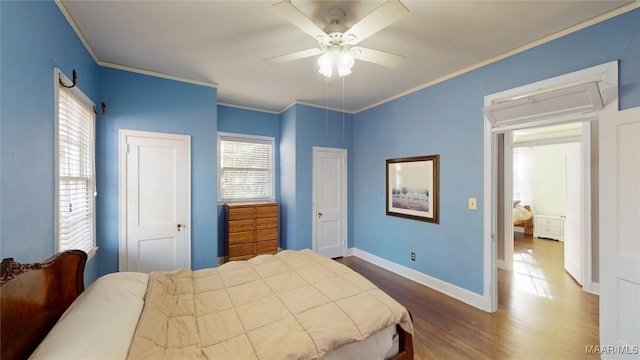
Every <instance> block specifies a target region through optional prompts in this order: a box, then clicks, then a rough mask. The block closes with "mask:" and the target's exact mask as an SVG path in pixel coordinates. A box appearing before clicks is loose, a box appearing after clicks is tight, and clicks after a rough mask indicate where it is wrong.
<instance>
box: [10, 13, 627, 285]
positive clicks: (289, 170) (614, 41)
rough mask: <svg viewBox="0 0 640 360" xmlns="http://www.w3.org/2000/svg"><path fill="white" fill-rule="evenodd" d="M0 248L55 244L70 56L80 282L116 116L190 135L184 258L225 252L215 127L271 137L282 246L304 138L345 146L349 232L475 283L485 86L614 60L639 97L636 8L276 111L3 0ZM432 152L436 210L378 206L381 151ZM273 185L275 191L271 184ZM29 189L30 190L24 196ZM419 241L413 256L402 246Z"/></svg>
mask: <svg viewBox="0 0 640 360" xmlns="http://www.w3.org/2000/svg"><path fill="white" fill-rule="evenodd" d="M0 19H1V21H0V26H1V28H0V30H1V42H0V45H1V46H0V50H1V53H0V61H1V73H0V75H1V80H2V81H1V88H0V90H1V94H0V101H1V104H0V105H1V107H0V115H1V118H0V120H1V124H0V130H1V134H0V140H1V144H0V149H1V157H0V159H1V163H0V170H1V172H0V181H1V187H0V196H1V199H0V210H1V214H0V242H1V244H0V256H2V257H6V256H13V257H15V258H16V259H17V260H18V261H23V262H28V261H38V260H42V259H44V258H46V257H48V256H51V255H52V254H53V251H54V243H53V241H54V240H53V231H54V217H53V216H54V215H53V214H54V210H53V203H54V177H53V176H54V175H53V174H54V169H53V166H54V145H53V141H54V125H53V121H54V114H53V67H54V66H55V65H56V63H57V66H58V67H60V68H61V69H62V71H63V72H65V73H66V74H67V75H70V74H71V71H72V69H76V70H77V72H78V76H79V85H80V87H81V88H82V90H83V91H84V92H85V93H86V94H87V95H88V96H89V97H90V98H91V99H92V100H94V102H96V103H99V102H101V101H104V102H105V103H106V104H107V106H108V108H107V115H106V116H104V117H99V118H98V119H97V174H98V191H99V196H98V208H97V211H98V223H97V234H98V238H97V241H98V246H100V250H99V251H98V254H97V255H96V257H95V258H93V259H91V260H90V261H89V263H88V266H87V273H86V277H87V279H89V282H90V281H91V280H92V279H95V277H96V276H98V275H100V274H103V273H107V272H112V271H116V270H117V268H118V264H117V243H118V238H117V236H118V227H117V221H118V188H117V129H119V128H126V129H135V130H148V131H160V132H175V133H182V134H189V135H191V136H192V171H193V174H192V195H193V199H192V255H193V258H192V264H193V267H194V268H202V267H207V266H215V264H216V259H217V257H219V256H222V255H223V254H222V253H221V251H222V249H223V248H222V246H223V245H222V244H223V238H221V237H220V229H219V226H218V220H219V207H218V206H217V198H216V131H218V130H220V131H226V132H241V133H248V134H258V135H269V136H275V137H277V138H279V144H278V145H277V148H278V150H279V157H278V158H279V160H276V161H279V180H277V182H279V184H280V186H279V189H278V190H276V195H277V196H278V194H279V198H280V202H281V205H282V209H281V215H282V219H281V225H282V229H281V235H282V236H281V244H280V246H281V247H282V248H291V249H301V248H307V247H311V245H312V244H311V239H312V233H311V231H312V213H311V211H312V173H313V171H312V170H313V169H312V164H313V157H312V147H313V146H326V147H338V148H346V149H347V151H348V175H349V184H348V196H349V209H348V218H349V234H348V238H349V246H350V247H356V248H360V249H363V250H365V251H368V252H370V253H373V254H375V255H378V256H380V257H383V258H385V259H387V260H390V261H393V262H396V263H398V264H401V265H405V266H408V267H411V268H414V269H416V270H418V271H421V272H423V273H425V274H427V275H430V276H433V277H436V278H438V279H440V280H443V281H446V282H449V283H451V284H454V285H457V286H459V287H462V288H465V289H468V290H470V291H473V292H476V293H481V292H482V289H483V283H482V270H483V263H482V262H483V254H482V246H483V238H482V232H483V217H482V212H481V211H469V210H467V209H466V206H467V198H468V197H471V196H473V197H477V198H478V200H479V204H478V205H479V207H480V208H482V207H483V202H484V201H485V199H483V197H482V192H483V187H484V184H483V176H482V174H483V164H482V161H483V158H482V152H483V115H482V111H481V108H482V106H483V98H484V96H485V95H487V94H491V93H495V92H497V91H501V90H505V89H509V88H513V87H517V86H521V85H524V84H527V83H531V82H535V81H539V80H542V79H546V78H550V77H553V76H557V75H560V74H565V73H568V72H572V71H576V70H579V69H583V68H586V67H590V66H594V65H598V64H602V63H606V62H609V61H612V60H620V106H621V108H622V109H626V108H631V107H636V106H640V36H638V32H639V31H640V30H639V27H640V10H634V11H632V12H629V13H626V14H623V15H620V16H618V17H616V18H613V19H610V20H608V21H605V22H603V23H600V24H596V25H594V26H591V27H589V28H587V29H584V30H581V31H579V32H576V33H573V34H570V35H567V36H565V37H563V38H560V39H557V40H555V41H552V42H550V43H547V44H544V45H542V46H538V47H536V48H534V49H531V50H528V51H526V52H523V53H520V54H517V55H515V56H512V57H510V58H507V59H504V60H502V61H499V62H497V63H493V64H490V65H487V66H485V67H483V68H480V69H477V70H475V71H472V72H469V73H466V74H463V75H461V76H458V77H456V78H453V79H451V80H448V81H446V82H443V83H440V84H437V85H434V86H431V87H429V88H426V89H423V90H421V91H418V92H415V93H412V94H410V95H407V96H404V97H402V98H399V99H396V100H394V101H391V102H388V103H385V104H382V105H380V106H378V107H375V108H372V109H369V110H367V111H363V112H361V113H358V114H356V115H353V116H352V115H346V116H345V117H344V120H343V115H342V114H341V113H340V112H335V111H328V112H327V111H325V110H324V109H320V108H315V107H309V106H304V105H299V104H298V105H294V106H292V107H291V108H289V109H287V110H286V111H285V112H283V113H282V114H280V115H279V116H278V115H274V114H269V113H262V112H254V111H248V110H241V109H236V108H230V107H225V106H220V107H217V106H216V100H217V92H216V89H214V88H208V87H204V86H199V85H193V84H187V83H182V82H176V81H172V80H167V79H162V78H156V77H150V76H146V75H140V74H135V73H130V72H126V71H121V70H114V69H110V68H103V67H99V66H97V65H96V64H95V62H94V61H93V59H92V58H91V56H90V55H89V54H88V53H87V51H86V50H85V48H84V47H83V45H82V43H81V42H80V41H79V40H78V38H77V36H76V35H75V33H74V32H73V30H72V29H71V27H70V26H69V24H68V23H67V22H66V20H65V19H64V17H63V16H62V15H61V13H60V11H59V10H58V8H57V6H56V5H55V4H54V3H53V2H52V1H46V2H30V1H19V2H8V1H0ZM426 154H440V156H441V167H440V172H441V178H440V185H441V204H442V205H441V208H440V212H441V213H440V219H441V221H440V224H437V225H436V224H430V223H423V222H419V221H412V220H407V219H402V218H396V217H389V216H386V215H385V210H384V209H385V198H384V188H385V169H384V166H385V165H384V164H385V159H389V158H396V157H407V156H417V155H426ZM278 191H280V192H279V193H278ZM25 194H26V196H25ZM412 251H413V252H416V254H417V259H416V261H415V262H411V261H410V260H409V253H410V252H412Z"/></svg>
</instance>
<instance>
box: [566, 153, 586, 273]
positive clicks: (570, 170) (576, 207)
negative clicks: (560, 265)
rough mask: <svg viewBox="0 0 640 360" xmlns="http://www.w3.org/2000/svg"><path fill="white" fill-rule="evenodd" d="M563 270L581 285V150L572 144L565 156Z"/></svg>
mask: <svg viewBox="0 0 640 360" xmlns="http://www.w3.org/2000/svg"><path fill="white" fill-rule="evenodd" d="M564 195H565V202H564V216H565V219H564V268H565V270H566V271H567V272H568V273H569V275H571V276H572V277H573V278H574V279H575V280H576V281H577V282H578V284H580V285H582V259H583V252H582V246H583V243H584V239H583V234H582V149H581V144H580V143H573V144H571V147H570V148H569V149H568V150H567V152H566V154H565V187H564Z"/></svg>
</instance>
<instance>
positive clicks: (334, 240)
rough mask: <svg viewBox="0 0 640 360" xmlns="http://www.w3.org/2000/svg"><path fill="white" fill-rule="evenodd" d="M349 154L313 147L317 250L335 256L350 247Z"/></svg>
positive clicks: (343, 151) (314, 245) (342, 150)
mask: <svg viewBox="0 0 640 360" xmlns="http://www.w3.org/2000/svg"><path fill="white" fill-rule="evenodd" d="M346 153H347V151H346V150H345V149H334V148H321V147H314V148H313V204H314V211H313V218H314V220H313V250H314V251H315V252H317V253H318V254H321V255H325V256H328V257H331V258H335V257H340V256H345V255H346V250H347V244H346V238H347V236H346V234H347V210H346V209H347V200H346V199H347V172H346V169H347V167H346Z"/></svg>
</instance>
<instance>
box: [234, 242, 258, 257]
mask: <svg viewBox="0 0 640 360" xmlns="http://www.w3.org/2000/svg"><path fill="white" fill-rule="evenodd" d="M253 250H254V244H253V243H251V244H243V245H231V246H229V257H230V258H232V257H237V256H243V255H253Z"/></svg>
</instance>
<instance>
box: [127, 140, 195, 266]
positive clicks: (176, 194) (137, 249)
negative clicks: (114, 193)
mask: <svg viewBox="0 0 640 360" xmlns="http://www.w3.org/2000/svg"><path fill="white" fill-rule="evenodd" d="M119 136H120V201H121V202H122V203H121V205H120V211H121V213H120V271H138V272H151V271H155V270H166V271H170V270H175V269H179V268H190V267H191V239H190V231H189V230H190V226H189V223H190V200H189V199H190V182H191V181H190V162H191V161H190V148H191V146H190V137H189V136H187V135H177V134H164V133H149V132H140V131H129V130H121V131H120V133H119Z"/></svg>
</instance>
